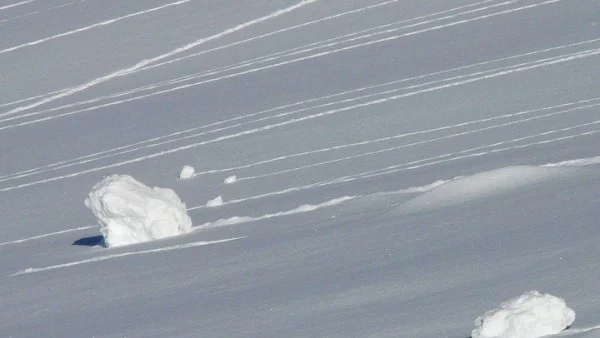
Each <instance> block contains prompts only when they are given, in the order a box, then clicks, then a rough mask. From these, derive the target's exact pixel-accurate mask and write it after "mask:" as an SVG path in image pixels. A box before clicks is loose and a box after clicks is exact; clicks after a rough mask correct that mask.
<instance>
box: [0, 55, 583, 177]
mask: <svg viewBox="0 0 600 338" xmlns="http://www.w3.org/2000/svg"><path fill="white" fill-rule="evenodd" d="M581 53H583V52H581ZM554 58H557V57H554ZM554 58H547V59H542V60H536V61H532V62H540V61H548V60H552V59H554ZM521 65H524V64H517V65H512V66H508V67H503V68H497V69H492V70H487V71H482V72H477V73H471V74H466V75H460V76H455V77H450V78H446V79H441V80H436V81H430V82H426V83H422V84H418V85H413V86H408V87H401V88H397V89H391V90H387V91H383V92H378V93H374V94H369V95H363V96H358V97H355V98H350V99H344V100H338V101H335V102H331V103H326V104H321V105H317V106H312V107H307V108H302V109H299V110H293V111H290V112H285V113H281V114H276V115H271V116H268V117H264V118H259V119H255V120H252V121H249V122H245V123H238V124H234V125H230V126H226V127H222V128H217V129H213V130H209V131H205V132H202V133H196V134H192V135H186V136H182V137H178V138H176V139H171V140H167V141H161V142H155V141H159V140H161V139H164V138H169V137H172V136H176V135H181V134H186V133H189V132H192V131H195V130H199V129H203V128H206V127H209V126H215V125H219V124H223V123H225V122H231V121H235V120H238V119H240V118H239V117H236V118H233V119H229V120H225V121H221V122H216V123H213V124H209V125H207V126H202V127H196V128H190V129H186V130H184V131H180V132H175V133H171V134H169V135H166V136H160V137H156V138H152V139H150V140H146V141H141V142H137V143H134V144H131V145H126V146H122V147H117V148H114V149H110V150H107V151H102V152H98V153H94V154H90V155H86V156H81V157H78V158H76V159H72V160H67V161H61V162H57V163H53V164H50V165H47V166H43V167H39V168H34V169H29V170H26V171H23V172H19V173H14V174H9V175H5V176H0V182H3V181H7V180H10V179H16V178H23V177H27V176H31V175H33V174H38V173H41V172H47V171H54V170H58V169H63V168H67V167H71V166H74V165H80V164H84V163H89V162H92V161H97V160H100V159H104V158H108V157H113V156H117V155H123V154H127V153H131V152H135V151H138V150H141V149H149V148H153V147H157V146H161V145H165V144H169V143H173V142H178V141H182V140H185V139H190V138H195V137H199V136H202V135H206V134H211V133H215V132H220V131H224V130H228V129H232V128H236V127H240V126H243V125H246V124H251V123H256V122H260V121H264V120H268V119H273V118H281V117H284V116H287V115H292V114H296V113H300V112H303V111H307V110H310V109H316V108H324V107H329V106H332V105H336V104H340V103H348V102H353V101H357V100H361V99H366V98H371V97H375V96H380V95H383V94H390V93H394V92H397V91H400V90H406V89H414V88H419V87H422V86H425V85H431V84H437V83H442V82H447V81H450V80H456V79H461V78H465V77H469V76H474V75H481V74H485V73H488V72H494V71H498V70H502V69H511V68H514V67H518V66H521ZM472 66H473V65H471V66H465V67H460V68H466V67H472ZM449 71H451V70H448V71H442V72H437V73H433V74H438V73H443V72H449ZM431 75H432V74H428V75H423V76H418V77H413V78H408V79H403V80H400V81H394V82H397V83H400V82H405V81H409V80H414V79H419V78H425V77H428V76H431ZM379 86H382V85H377V86H370V87H367V88H369V89H370V88H375V87H379ZM363 90H365V88H361V89H358V90H354V91H351V92H359V91H363ZM346 93H349V92H346ZM346 93H342V94H346ZM338 95H340V94H334V95H331V96H328V97H334V96H338ZM320 99H322V98H318V99H312V100H308V101H304V102H301V103H294V104H292V105H288V106H287V107H292V106H295V105H298V104H306V103H308V102H310V101H314V100H320ZM284 107H286V106H284ZM278 109H280V107H277V108H273V109H269V110H266V111H263V112H258V113H252V114H247V115H243V116H242V118H249V117H253V116H257V115H263V114H264V113H266V112H271V111H274V110H278ZM151 142H155V143H151ZM147 143H151V144H149V145H148V144H147ZM144 144H146V145H144ZM136 146H138V147H136ZM75 161H76V162H75Z"/></svg>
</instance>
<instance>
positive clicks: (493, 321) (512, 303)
mask: <svg viewBox="0 0 600 338" xmlns="http://www.w3.org/2000/svg"><path fill="white" fill-rule="evenodd" d="M573 321H575V312H574V311H573V310H571V309H570V308H568V307H567V306H566V304H565V301H564V300H563V299H561V298H558V297H555V296H552V295H549V294H540V293H539V292H537V291H535V290H534V291H530V292H527V293H525V294H523V295H521V296H520V297H517V298H514V299H511V300H509V301H507V302H505V303H502V305H500V307H499V308H497V309H495V310H491V311H488V312H486V313H485V314H484V315H483V316H480V317H479V318H477V319H476V320H475V329H474V330H473V332H471V336H472V337H473V338H537V337H542V336H545V335H549V334H555V333H559V332H560V331H562V330H564V329H565V328H566V327H567V326H569V325H571V324H572V323H573Z"/></svg>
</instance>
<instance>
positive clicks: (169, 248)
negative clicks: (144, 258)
mask: <svg viewBox="0 0 600 338" xmlns="http://www.w3.org/2000/svg"><path fill="white" fill-rule="evenodd" d="M242 238H246V237H233V238H227V239H221V240H215V241H198V242H191V243H186V244H178V245H171V246H166V247H162V248H157V249H148V250H138V251H128V252H123V253H118V254H113V255H105V256H98V257H94V258H89V259H84V260H80V261H73V262H69V263H63V264H57V265H50V266H46V267H42V268H29V269H25V270H21V271H18V272H16V273H13V274H12V275H9V276H6V277H15V276H19V275H26V274H30V273H36V272H42V271H48V270H56V269H63V268H68V267H72V266H75V265H81V264H88V263H96V262H101V261H106V260H109V259H115V258H121V257H127V256H137V255H145V254H150V253H156V252H165V251H174V250H181V249H188V248H195V247H199V246H205V245H211V244H219V243H226V242H231V241H235V240H238V239H242Z"/></svg>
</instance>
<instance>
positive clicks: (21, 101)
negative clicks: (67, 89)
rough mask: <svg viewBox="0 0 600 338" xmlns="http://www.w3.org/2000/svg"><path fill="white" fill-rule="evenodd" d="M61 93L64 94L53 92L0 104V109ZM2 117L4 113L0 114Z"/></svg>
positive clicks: (58, 91) (57, 91)
mask: <svg viewBox="0 0 600 338" xmlns="http://www.w3.org/2000/svg"><path fill="white" fill-rule="evenodd" d="M60 92H62V90H56V91H53V92H50V93H46V94H40V95H36V96H31V97H27V98H24V99H19V100H17V101H11V102H7V103H3V104H0V107H6V106H12V105H15V104H17V103H23V102H27V101H33V100H35V99H39V98H41V97H47V96H50V95H54V94H57V93H60ZM2 116H4V113H2V114H0V117H2ZM0 122H2V121H0Z"/></svg>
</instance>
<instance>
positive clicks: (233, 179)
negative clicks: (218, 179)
mask: <svg viewBox="0 0 600 338" xmlns="http://www.w3.org/2000/svg"><path fill="white" fill-rule="evenodd" d="M236 181H237V177H236V176H235V175H233V176H229V177H227V178H226V179H225V182H223V183H225V184H231V183H235V182H236Z"/></svg>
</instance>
